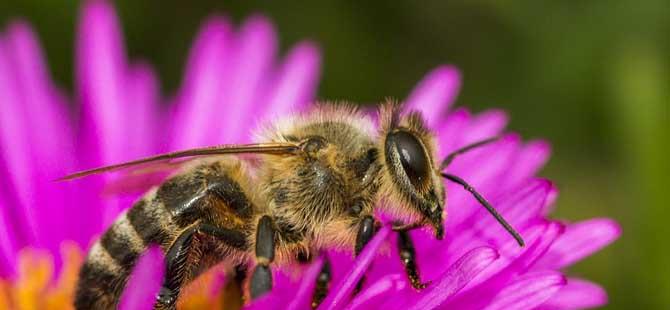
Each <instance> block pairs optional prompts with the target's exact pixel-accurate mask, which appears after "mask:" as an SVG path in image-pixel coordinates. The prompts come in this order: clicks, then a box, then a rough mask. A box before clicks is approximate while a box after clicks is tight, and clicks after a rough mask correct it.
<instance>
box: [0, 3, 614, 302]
mask: <svg viewBox="0 0 670 310" xmlns="http://www.w3.org/2000/svg"><path fill="white" fill-rule="evenodd" d="M276 51H277V41H276V34H275V33H274V30H273V27H272V25H271V24H270V23H269V22H268V21H267V20H266V19H265V18H264V17H261V16H255V17H251V18H249V19H247V20H246V21H245V22H244V23H243V24H242V25H241V26H240V27H239V28H238V29H234V28H233V26H232V25H231V24H230V23H229V22H228V21H227V20H226V19H225V18H222V17H212V18H210V19H208V20H207V21H206V22H205V23H204V25H203V26H202V29H201V31H200V33H199V34H198V36H197V38H196V40H195V43H194V46H193V48H192V50H191V54H190V57H189V60H188V63H187V67H186V73H185V77H184V80H183V83H182V86H181V87H180V89H179V90H178V92H177V93H176V94H175V95H174V96H173V97H172V99H171V100H167V101H168V102H169V103H170V104H169V106H168V105H161V104H160V103H161V102H162V101H166V100H165V99H164V98H163V97H162V95H161V94H160V90H159V89H158V83H157V78H156V76H155V74H154V71H153V70H152V69H151V67H150V66H148V65H147V64H144V63H141V62H132V61H129V60H128V59H127V58H126V56H125V52H124V48H123V43H122V36H121V32H120V27H119V25H118V22H117V18H116V16H115V13H114V10H113V8H112V7H111V6H110V5H109V4H108V3H107V2H104V1H91V2H87V3H86V4H85V5H84V8H83V10H82V14H81V16H80V23H79V25H78V36H77V46H76V88H75V95H74V96H73V98H72V99H70V98H68V97H67V96H66V95H65V94H64V92H63V91H62V90H60V89H59V88H57V87H56V86H54V85H53V83H52V81H51V80H50V77H49V74H48V69H47V66H46V64H45V63H44V57H43V55H42V52H41V50H40V47H39V43H38V41H37V39H36V37H35V35H34V33H33V32H32V31H31V29H30V27H29V26H28V25H27V24H25V23H22V22H15V23H12V24H10V25H9V26H8V29H6V31H5V33H4V34H3V35H2V36H1V37H0V112H1V113H0V170H1V171H2V175H3V178H1V179H0V278H4V279H6V280H4V281H0V308H2V307H3V305H10V306H14V307H20V306H21V305H24V306H25V305H26V304H34V305H38V306H42V307H47V306H49V305H51V306H52V307H56V308H57V307H59V306H65V305H66V303H68V302H71V298H72V296H71V294H72V284H73V281H74V279H75V278H74V276H73V273H72V272H71V270H72V268H71V267H72V265H73V264H74V265H75V266H76V264H78V263H79V262H80V256H77V255H73V254H72V253H74V252H76V251H74V252H73V250H72V245H71V244H72V243H68V241H69V242H74V244H77V245H78V246H79V247H81V248H88V247H89V246H90V244H91V242H92V240H94V238H95V237H96V236H98V235H99V234H100V233H101V232H102V231H104V229H105V228H106V227H107V226H108V225H110V223H111V222H112V221H113V220H114V219H115V217H116V216H117V215H118V214H119V212H120V211H122V210H123V209H125V208H127V207H129V206H130V205H131V203H132V201H133V200H134V199H136V198H137V195H125V196H119V195H109V194H105V184H109V183H110V182H112V183H113V181H114V178H115V175H113V174H112V175H106V176H100V177H94V178H90V179H86V180H84V181H76V182H70V183H55V182H52V180H54V179H56V178H58V177H60V176H63V175H65V174H67V173H68V172H72V171H76V170H80V169H83V168H89V167H92V166H99V165H103V164H109V163H116V162H121V161H125V160H129V159H133V158H137V157H142V156H146V155H150V154H155V153H158V152H163V151H168V150H176V149H183V148H189V147H195V146H203V145H212V144H223V143H233V142H246V141H247V140H249V139H250V137H249V134H250V133H251V131H252V129H253V128H254V127H255V126H256V124H258V123H259V122H262V121H263V120H267V119H269V118H272V117H273V116H275V115H283V114H286V113H289V112H290V111H300V110H303V109H305V108H307V107H308V103H309V102H311V101H312V100H313V99H314V95H315V90H316V83H317V79H318V77H319V67H320V66H319V63H320V56H319V52H318V50H317V48H316V47H315V46H314V45H313V44H312V43H309V42H302V43H298V44H297V45H296V46H294V47H293V48H292V49H290V51H289V52H288V54H287V55H286V56H285V57H284V59H283V60H282V61H280V62H278V61H277V55H276ZM459 86H460V75H459V73H458V71H457V70H456V69H455V68H453V67H451V66H441V67H438V68H437V69H435V70H433V71H432V72H430V73H429V74H428V75H427V76H426V77H425V78H424V79H423V80H422V81H421V82H419V84H418V86H416V88H415V89H414V91H413V92H412V93H411V94H410V95H409V96H408V98H407V100H406V108H405V109H406V110H419V111H421V112H423V114H424V115H425V116H426V118H427V119H428V121H429V124H430V126H431V127H432V129H433V130H434V131H435V132H436V134H437V135H438V141H439V143H440V149H439V155H440V156H445V155H446V154H448V153H449V152H450V151H453V150H455V149H457V148H459V147H461V146H463V145H466V144H468V143H471V142H474V141H477V140H480V139H483V138H487V137H491V136H495V135H499V134H503V138H502V139H501V140H500V141H498V142H496V143H494V144H491V145H488V146H485V147H482V148H480V149H477V150H474V151H472V152H470V153H468V154H466V155H463V156H461V157H459V158H458V159H457V160H456V161H455V162H454V163H453V164H452V165H451V166H449V168H448V170H447V171H448V172H450V173H453V174H455V175H458V176H461V177H463V178H464V179H466V180H468V181H469V182H470V183H471V184H473V185H474V186H475V187H476V188H477V189H478V191H480V192H481V193H482V194H483V195H484V196H485V197H487V198H488V199H489V200H490V201H491V202H492V204H493V205H494V206H496V208H497V209H498V211H500V213H502V214H503V216H505V218H506V219H507V220H508V221H510V222H511V224H512V225H513V226H514V227H515V228H516V229H517V230H519V231H520V233H521V234H522V235H523V236H524V238H525V240H526V246H525V247H523V248H520V247H518V246H517V245H516V243H515V242H514V240H513V239H511V238H510V237H509V235H507V234H506V232H505V231H504V230H503V229H502V228H501V227H500V226H499V225H498V224H497V223H496V222H495V220H494V219H493V218H492V217H491V216H489V215H488V214H487V213H486V211H485V210H484V209H483V208H481V207H480V206H479V205H478V204H477V202H476V201H475V200H474V199H473V198H472V197H471V196H470V195H469V194H468V193H467V192H465V191H463V189H462V188H459V187H458V186H457V185H455V184H452V183H448V184H447V192H448V206H447V213H448V217H447V219H446V234H445V236H446V237H445V240H442V241H438V240H435V239H434V237H433V236H431V235H430V234H429V233H427V232H424V231H414V232H412V233H411V235H412V237H413V239H414V240H415V244H416V248H417V249H416V251H417V255H418V263H419V268H420V270H421V272H422V278H423V279H424V280H430V281H432V284H431V285H430V286H428V287H427V288H426V289H424V290H422V291H420V292H417V291H415V290H413V289H412V288H411V287H410V286H409V285H408V282H407V279H406V276H405V275H404V272H403V269H402V266H401V265H400V262H399V259H398V257H397V254H396V252H397V251H395V250H394V248H395V238H396V236H395V234H393V233H392V232H390V229H389V228H388V227H386V228H383V229H382V230H381V231H380V232H379V233H378V234H377V235H376V237H375V238H374V239H373V240H372V241H371V242H370V243H369V244H368V245H367V246H366V247H365V249H364V251H363V252H362V253H361V255H360V256H359V257H358V258H356V259H353V258H352V255H351V254H350V253H338V252H330V253H328V254H327V257H328V259H329V261H330V263H331V264H332V268H333V280H332V282H331V289H330V293H329V295H328V296H327V297H326V299H325V300H324V302H323V303H322V304H321V308H323V309H341V308H347V309H359V308H381V307H384V308H386V309H406V308H411V309H431V308H452V309H480V308H487V309H533V308H541V309H577V308H586V307H595V306H599V305H602V304H604V303H606V299H607V297H606V294H605V292H604V291H603V290H602V289H601V288H600V287H599V286H597V285H596V284H593V283H590V282H587V281H585V280H580V279H575V278H566V277H565V276H564V275H563V274H562V273H561V271H560V270H561V269H562V268H564V267H566V266H568V265H570V264H572V263H574V262H576V261H578V260H580V259H582V258H584V257H586V256H588V255H590V254H592V253H593V252H596V251H598V250H599V249H600V248H602V247H604V246H605V245H607V244H609V243H610V242H612V241H613V240H615V239H616V238H617V237H618V236H619V234H620V229H619V227H618V225H617V224H616V223H614V222H613V221H611V220H608V219H593V220H587V221H584V222H580V223H575V224H565V223H559V222H555V221H552V220H549V219H548V218H547V214H548V213H549V212H550V210H551V208H552V206H553V202H554V200H555V198H556V195H557V190H556V188H555V187H554V186H553V184H551V182H549V181H547V180H542V179H538V178H536V177H535V176H534V175H535V173H536V172H537V170H538V169H540V168H541V167H542V166H543V164H544V163H545V161H546V160H547V158H548V157H549V146H548V144H547V143H546V142H543V141H532V142H528V143H522V142H521V140H520V138H519V137H518V136H517V135H515V134H508V133H504V132H503V130H504V127H505V124H506V121H507V117H506V115H505V114H504V112H502V111H498V110H493V111H487V112H484V113H481V114H478V115H472V114H471V113H470V112H468V111H467V110H466V109H463V108H460V109H455V110H452V109H450V106H451V104H452V103H453V102H454V99H455V97H456V95H457V93H458V89H459ZM69 101H74V102H75V103H77V105H76V106H77V107H78V109H77V113H72V112H71V111H70V110H69V109H68V107H69V105H68V102H69ZM68 244H69V245H68ZM64 245H65V246H64ZM61 248H63V249H64V253H65V254H64V258H63V259H61V260H59V259H55V260H53V261H54V262H55V269H56V270H58V271H60V274H61V279H65V280H63V281H62V282H63V283H61V282H57V283H51V284H50V283H49V281H46V282H44V281H41V280H40V281H41V282H40V281H38V280H39V279H37V280H36V278H34V277H31V276H29V275H27V274H26V270H25V268H23V267H22V266H25V264H29V262H31V261H32V260H30V259H21V258H20V257H40V260H39V261H40V262H43V261H44V258H47V259H46V262H47V263H46V265H44V264H43V266H44V268H42V269H39V270H44V275H45V277H47V279H49V278H51V275H52V271H51V270H52V269H54V267H49V266H50V265H49V263H50V262H51V258H50V256H51V255H54V253H58V252H59V249H61ZM31 249H32V250H31ZM34 249H38V250H34ZM26 251H27V252H28V253H31V254H30V255H23V256H21V255H19V253H20V252H22V253H26ZM68 253H69V254H68ZM323 262H324V258H323V257H321V258H318V259H317V260H316V261H315V262H314V263H312V265H310V266H309V267H308V268H305V269H304V270H300V271H296V270H291V269H290V268H285V269H281V270H276V271H275V275H274V277H275V287H274V289H273V290H272V291H271V292H270V293H268V294H267V295H265V296H263V297H262V298H260V299H259V300H257V301H254V302H252V303H250V304H249V305H248V307H249V308H263V307H265V306H274V307H276V306H277V305H286V307H287V308H289V309H304V308H308V307H309V304H310V301H311V297H312V295H311V294H312V292H313V287H314V284H315V279H316V276H317V274H318V272H319V270H320V266H321V264H323ZM41 266H42V265H41ZM162 266H163V265H162V253H161V251H160V250H159V249H157V248H152V249H151V250H150V251H148V252H147V253H146V254H145V255H144V256H143V258H142V259H141V260H140V262H138V263H137V266H136V268H135V272H134V273H133V276H132V277H131V279H130V280H129V283H128V286H127V287H129V288H132V289H128V290H126V292H125V293H124V295H123V298H122V301H121V303H120V305H121V306H122V307H124V308H126V309H134V308H146V307H149V306H150V305H151V303H152V302H153V301H154V300H155V299H154V296H155V292H156V291H157V290H158V288H159V286H160V285H159V284H160V282H161V280H162V273H163V270H162V268H163V267H162ZM363 273H366V278H367V280H366V282H365V285H364V286H363V288H362V290H361V291H360V292H359V293H358V294H357V295H355V296H354V297H352V294H351V292H352V291H353V289H354V286H355V285H356V283H357V282H358V279H360V277H361V276H362V275H363ZM296 275H298V276H297V277H296ZM26 279H27V280H26ZM24 280H25V281H24ZM26 281H28V282H26ZM3 283H4V284H3ZM25 283H32V284H35V283H39V284H40V285H38V286H37V290H36V291H31V292H33V293H32V295H31V294H28V295H21V294H16V292H19V291H20V292H24V291H25V290H24V289H25V288H26V287H25ZM68 283H69V286H68ZM220 286H221V284H220V283H219V285H218V287H220ZM31 287H32V286H31ZM59 294H61V295H62V296H65V297H63V298H62V299H59V298H60V297H59V296H61V295H59ZM68 294H69V295H68ZM21 296H23V297H21ZM54 296H55V297H54ZM31 298H34V299H35V300H31ZM54 300H55V301H54ZM54 305H56V306H54ZM21 307H22V306H21Z"/></svg>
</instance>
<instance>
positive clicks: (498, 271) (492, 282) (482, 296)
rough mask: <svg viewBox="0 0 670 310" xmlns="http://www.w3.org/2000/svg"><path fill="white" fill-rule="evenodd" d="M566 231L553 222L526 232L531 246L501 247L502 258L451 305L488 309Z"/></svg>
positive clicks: (510, 245)
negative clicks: (505, 288) (498, 295)
mask: <svg viewBox="0 0 670 310" xmlns="http://www.w3.org/2000/svg"><path fill="white" fill-rule="evenodd" d="M563 229H564V228H563V226H562V225H561V224H560V223H556V222H549V223H546V224H544V223H539V224H537V225H535V226H533V227H530V228H529V229H527V230H522V232H521V233H522V236H524V238H526V240H527V243H528V245H527V246H526V247H524V248H520V247H519V246H518V245H517V244H516V242H515V241H514V240H510V241H509V242H507V243H506V244H504V245H502V246H501V247H500V248H499V253H500V259H498V260H497V261H495V262H494V263H492V264H491V265H490V266H489V267H488V268H486V269H485V270H483V271H482V272H481V273H479V274H478V275H477V277H476V278H475V279H473V280H472V281H470V283H468V285H467V286H466V287H465V288H464V289H463V290H462V291H461V294H458V295H457V296H455V297H454V298H452V299H451V300H450V301H449V302H448V305H447V306H448V307H449V308H452V309H465V308H467V309H471V308H477V309H478V308H483V307H485V306H486V305H488V304H489V303H490V302H491V301H492V300H493V299H494V298H495V297H496V295H497V294H498V292H500V291H501V290H502V289H503V288H504V287H505V286H507V285H508V283H510V281H512V280H513V279H515V278H516V277H517V276H519V275H521V274H524V273H526V272H527V271H528V270H529V268H530V267H532V266H533V264H534V263H535V262H536V261H537V260H538V258H540V257H542V255H543V254H544V253H546V251H547V249H548V248H549V247H550V246H551V245H552V243H553V242H554V241H555V240H556V238H558V236H560V235H561V233H562V232H563Z"/></svg>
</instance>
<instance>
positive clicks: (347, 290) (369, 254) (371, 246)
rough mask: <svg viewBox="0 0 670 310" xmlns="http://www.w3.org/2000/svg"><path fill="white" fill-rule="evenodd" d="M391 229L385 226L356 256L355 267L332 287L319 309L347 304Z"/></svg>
mask: <svg viewBox="0 0 670 310" xmlns="http://www.w3.org/2000/svg"><path fill="white" fill-rule="evenodd" d="M390 231H391V229H390V227H388V226H384V227H382V229H381V230H379V231H378V232H377V234H376V235H375V237H374V238H372V240H370V242H369V243H368V244H367V245H366V246H365V248H364V249H363V251H362V252H361V253H360V255H359V256H358V257H357V258H356V262H355V263H354V266H353V268H351V270H349V272H348V273H347V275H346V276H345V277H344V279H343V280H342V281H340V282H339V283H338V284H337V285H334V286H333V287H332V288H331V289H330V293H329V294H328V296H326V299H324V300H323V302H322V303H321V305H320V306H319V309H340V308H342V307H344V306H345V303H346V302H347V299H348V297H349V296H351V292H352V291H353V290H354V288H355V287H356V284H357V283H358V280H359V279H360V278H361V277H362V276H363V274H364V273H365V272H366V271H367V269H368V266H370V263H371V262H372V260H373V259H374V258H375V256H376V255H377V250H378V249H379V247H380V246H381V245H382V243H384V241H385V240H386V237H387V236H388V234H389V232H390Z"/></svg>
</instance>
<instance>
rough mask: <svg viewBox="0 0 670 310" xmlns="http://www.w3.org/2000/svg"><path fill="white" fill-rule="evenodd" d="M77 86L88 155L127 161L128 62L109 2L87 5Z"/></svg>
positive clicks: (99, 159)
mask: <svg viewBox="0 0 670 310" xmlns="http://www.w3.org/2000/svg"><path fill="white" fill-rule="evenodd" d="M76 52H77V57H76V59H77V64H76V67H77V68H76V69H77V86H78V88H79V89H78V91H79V93H80V95H81V98H79V99H80V100H81V101H82V113H83V114H84V115H83V119H82V121H83V122H85V129H84V130H85V132H84V134H86V138H87V141H86V142H85V144H84V145H85V147H86V150H88V152H92V151H94V150H97V154H94V155H93V156H95V157H94V162H93V163H88V164H99V163H111V162H116V161H119V160H122V159H126V158H125V155H126V153H125V148H124V142H125V139H126V138H127V137H126V135H125V134H124V128H126V127H125V126H121V124H123V123H124V115H123V114H124V113H123V112H124V107H125V106H127V105H128V104H129V103H128V100H127V98H126V96H125V94H126V93H125V89H124V86H125V84H124V83H123V82H124V80H123V79H124V77H125V74H126V70H127V68H126V59H125V55H124V47H123V43H122V38H121V30H120V26H119V25H118V20H117V18H116V14H115V11H114V8H113V7H112V6H111V5H110V4H109V3H107V2H106V1H90V2H86V4H85V5H84V8H83V10H82V14H81V16H80V22H79V26H78V37H77V46H76Z"/></svg>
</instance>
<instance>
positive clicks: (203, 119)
mask: <svg viewBox="0 0 670 310" xmlns="http://www.w3.org/2000/svg"><path fill="white" fill-rule="evenodd" d="M232 48H233V39H232V35H231V27H230V25H229V23H228V21H227V20H225V19H223V18H221V17H212V18H210V19H209V20H208V21H206V22H205V24H204V25H203V26H202V29H201V30H200V32H199V34H198V36H197V38H196V40H195V43H194V44H193V48H192V50H191V52H190V55H189V59H188V63H187V65H186V76H185V78H184V82H183V84H182V86H181V88H180V90H179V94H178V95H177V99H176V102H175V105H174V109H175V111H174V113H175V114H174V115H173V117H172V119H171V120H170V123H171V124H172V125H173V129H172V134H171V141H169V142H170V148H171V149H172V150H175V149H185V148H191V147H197V146H204V145H208V144H216V142H217V141H216V140H217V138H218V137H219V134H218V133H219V132H221V130H222V129H221V128H222V126H223V124H221V123H220V122H219V121H218V119H217V118H216V117H215V115H217V113H220V112H221V109H219V108H220V106H221V103H222V102H223V89H224V85H225V81H226V79H227V78H228V76H229V74H230V70H229V69H230V68H229V65H230V61H231V50H232Z"/></svg>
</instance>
